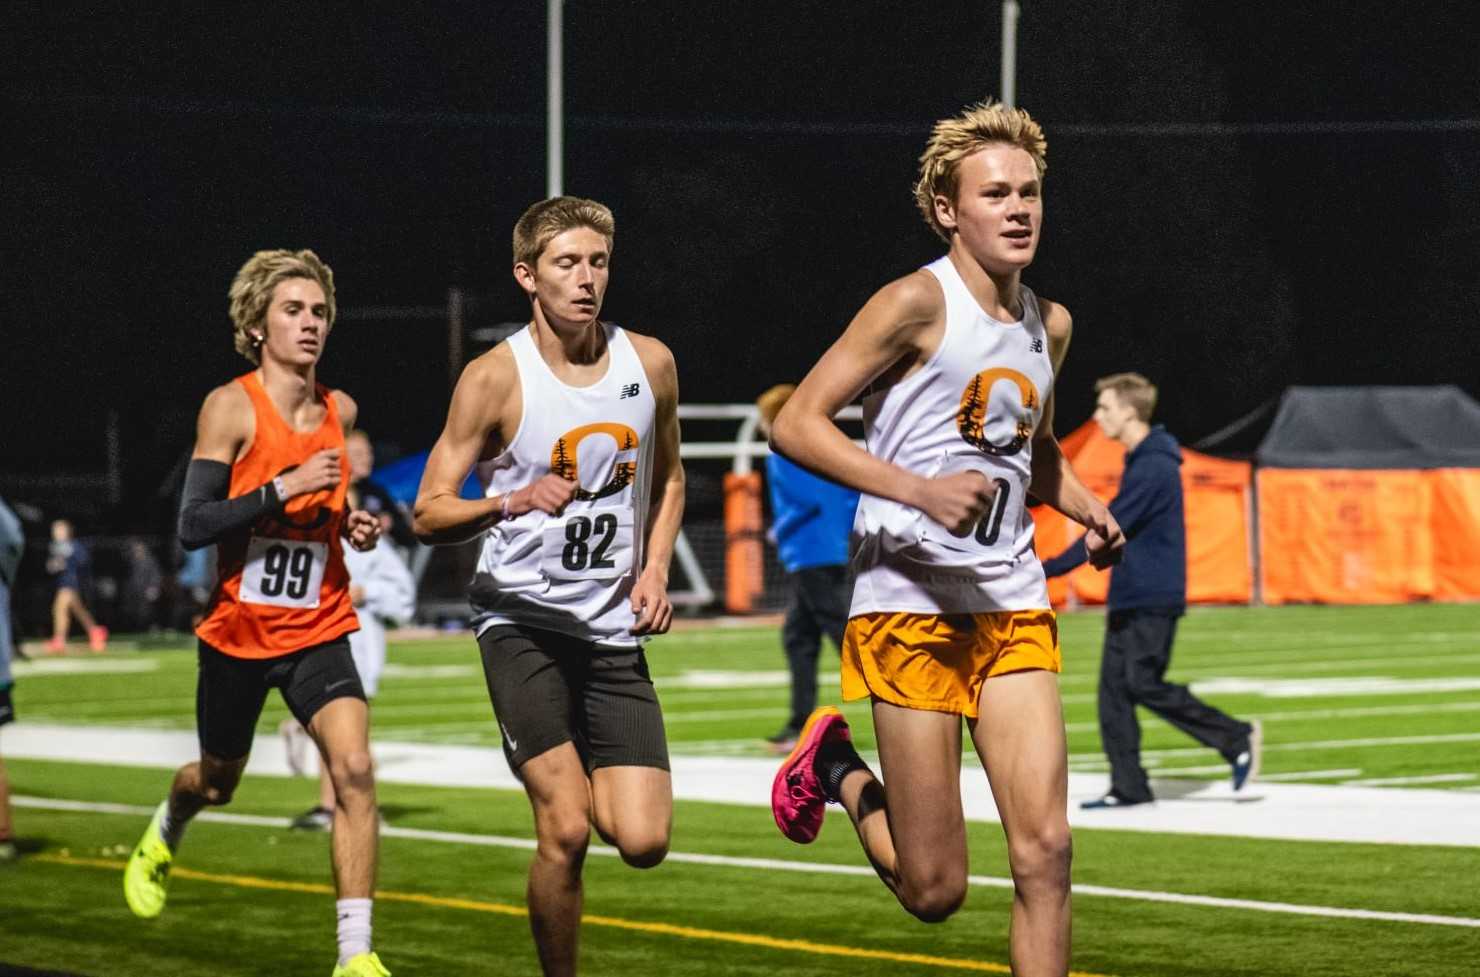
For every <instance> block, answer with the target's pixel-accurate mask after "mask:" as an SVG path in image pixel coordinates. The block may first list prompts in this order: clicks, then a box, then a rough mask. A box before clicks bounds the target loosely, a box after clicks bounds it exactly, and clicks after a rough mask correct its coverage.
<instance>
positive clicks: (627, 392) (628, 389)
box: [617, 383, 642, 400]
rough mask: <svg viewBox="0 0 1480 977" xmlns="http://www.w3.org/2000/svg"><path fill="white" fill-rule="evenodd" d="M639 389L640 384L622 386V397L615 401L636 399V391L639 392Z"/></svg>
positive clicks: (640, 387)
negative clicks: (629, 398)
mask: <svg viewBox="0 0 1480 977" xmlns="http://www.w3.org/2000/svg"><path fill="white" fill-rule="evenodd" d="M641 389H642V385H641V384H637V383H628V384H624V385H623V386H622V396H620V397H618V398H617V399H618V400H626V399H627V398H628V397H636V396H637V393H638V391H639V390H641Z"/></svg>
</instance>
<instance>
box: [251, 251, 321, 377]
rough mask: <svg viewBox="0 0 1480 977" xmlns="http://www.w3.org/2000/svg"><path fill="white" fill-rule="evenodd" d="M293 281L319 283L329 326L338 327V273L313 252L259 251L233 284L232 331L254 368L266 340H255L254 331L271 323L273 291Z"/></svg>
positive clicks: (258, 337) (256, 338) (257, 337)
mask: <svg viewBox="0 0 1480 977" xmlns="http://www.w3.org/2000/svg"><path fill="white" fill-rule="evenodd" d="M290 278H306V279H308V280H309V281H311V282H318V285H319V287H320V288H322V289H323V290H324V302H325V304H326V305H327V306H328V311H327V312H326V313H325V315H324V324H325V325H326V326H333V325H334V312H335V306H334V271H333V270H332V269H331V268H330V267H329V266H328V265H326V264H324V262H323V261H321V260H320V259H319V256H318V255H316V254H314V253H313V252H312V251H309V250H307V249H304V250H302V251H285V250H277V251H258V252H257V253H256V254H254V255H252V257H250V258H248V259H247V263H246V264H244V265H242V266H241V270H240V271H238V272H237V273H236V277H235V278H233V279H232V280H231V290H230V291H229V292H227V295H228V296H229V297H230V299H231V330H232V333H233V335H234V337H235V341H236V351H237V352H238V353H240V354H242V355H243V356H245V357H246V358H247V359H249V360H251V361H252V362H253V363H254V364H255V363H261V362H262V354H261V351H260V350H259V349H258V347H260V346H261V345H262V337H260V336H254V335H253V334H252V330H254V329H256V330H259V331H261V330H263V329H265V328H266V323H267V307H268V306H269V305H271V304H272V293H273V290H274V289H276V288H277V287H278V285H279V284H281V283H282V282H285V281H287V280H288V279H290Z"/></svg>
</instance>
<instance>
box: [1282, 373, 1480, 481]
mask: <svg viewBox="0 0 1480 977" xmlns="http://www.w3.org/2000/svg"><path fill="white" fill-rule="evenodd" d="M1256 457H1257V458H1258V461H1259V464H1261V465H1264V466H1267V467H1270V468H1480V403H1476V402H1475V401H1474V400H1473V399H1472V398H1471V397H1470V396H1469V395H1467V394H1466V393H1465V392H1464V391H1463V390H1460V389H1459V388H1458V387H1454V386H1435V387H1291V388H1290V389H1289V390H1287V391H1285V394H1284V396H1283V397H1281V398H1280V409H1279V413H1278V414H1276V415H1275V419H1274V423H1273V424H1271V425H1270V428H1269V432H1268V433H1267V434H1265V436H1264V440H1263V441H1262V442H1260V444H1259V451H1258V453H1257V456H1256Z"/></svg>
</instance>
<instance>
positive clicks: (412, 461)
mask: <svg viewBox="0 0 1480 977" xmlns="http://www.w3.org/2000/svg"><path fill="white" fill-rule="evenodd" d="M430 454H431V452H429V451H421V452H418V453H416V454H414V455H407V456H406V457H404V458H399V459H397V460H396V461H393V462H391V463H390V464H389V465H382V466H381V467H379V468H377V469H375V471H373V472H371V473H370V478H371V479H372V480H374V481H375V482H377V483H378V484H379V485H381V486H382V487H383V488H384V489H385V490H386V491H387V492H389V493H390V494H391V495H392V496H393V497H394V498H395V499H396V501H397V502H402V503H405V504H406V506H407V507H408V508H409V507H410V506H411V504H412V503H414V502H415V501H416V489H417V488H418V486H420V485H421V473H422V472H423V471H424V470H425V469H426V467H427V456H428V455H430ZM458 494H459V495H461V496H462V497H463V498H465V499H481V498H483V486H482V485H481V484H480V483H479V481H478V476H477V474H475V473H469V475H468V478H467V481H465V482H463V486H462V491H461V492H459V493H458Z"/></svg>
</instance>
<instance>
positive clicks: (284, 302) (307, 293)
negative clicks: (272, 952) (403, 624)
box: [123, 251, 389, 977]
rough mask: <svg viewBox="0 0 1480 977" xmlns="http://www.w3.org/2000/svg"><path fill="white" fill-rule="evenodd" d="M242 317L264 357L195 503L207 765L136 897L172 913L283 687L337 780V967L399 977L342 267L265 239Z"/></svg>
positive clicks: (252, 353) (188, 498) (141, 865)
mask: <svg viewBox="0 0 1480 977" xmlns="http://www.w3.org/2000/svg"><path fill="white" fill-rule="evenodd" d="M231 319H232V328H233V332H234V333H235V341H236V350H237V352H238V353H240V354H241V355H242V356H244V357H246V358H247V359H248V360H249V361H250V362H251V363H252V364H253V366H254V367H255V369H253V370H252V371H251V372H250V373H246V374H243V375H242V376H239V377H237V378H236V379H235V380H233V381H231V382H230V383H227V384H223V385H222V386H219V387H217V388H216V389H215V390H213V391H211V393H210V394H209V395H208V396H207V397H206V399H205V403H204V404H203V405H202V406H201V409H200V419H199V423H198V425H197V429H196V436H195V450H194V452H193V453H192V454H191V457H190V467H189V469H188V470H187V472H186V475H185V491H184V495H183V498H182V500H181V503H180V526H179V529H180V542H181V543H182V544H184V546H185V548H186V549H191V550H193V549H199V548H201V547H203V546H210V545H214V546H215V547H216V553H217V564H218V579H217V582H216V588H215V591H214V592H213V593H212V594H211V602H210V606H209V607H208V608H207V610H206V616H205V618H204V619H203V620H202V621H201V622H200V625H199V626H198V627H197V628H196V629H195V633H196V636H197V637H198V638H199V649H198V657H199V660H200V678H199V681H198V683H197V686H196V707H195V708H196V726H197V733H198V735H199V738H200V759H199V760H198V761H195V762H192V763H187V764H186V765H185V766H183V767H181V768H180V769H179V770H178V771H177V772H176V773H175V779H174V782H173V783H172V784H171V785H170V793H169V797H168V798H166V800H165V801H164V802H163V803H161V804H160V805H159V808H158V809H157V810H156V811H155V813H154V818H153V819H152V820H151V821H150V822H149V826H148V827H147V828H146V829H145V830H144V836H143V837H142V838H141V839H140V840H139V844H138V845H137V846H136V847H135V849H134V852H133V855H132V856H131V857H130V858H129V862H128V867H127V868H126V869H125V870H124V876H123V893H124V898H125V899H126V900H127V901H128V906H129V908H130V909H131V910H133V912H134V914H135V915H137V916H141V917H143V918H145V919H151V918H153V917H155V916H158V915H159V914H160V912H161V911H162V910H163V909H164V904H165V898H166V895H167V883H168V881H169V871H170V865H171V863H172V861H173V860H174V854H175V850H176V848H178V847H179V844H180V841H181V838H182V836H183V835H184V832H185V828H186V826H187V825H189V823H190V819H191V818H193V817H195V815H196V814H198V813H200V811H201V810H202V809H203V808H206V807H219V806H222V805H225V804H228V803H230V801H231V796H232V793H233V792H234V791H235V790H236V786H237V784H238V783H240V781H241V777H242V771H243V770H245V769H246V766H247V758H248V756H249V755H250V753H251V751H252V739H253V736H254V734H255V731H256V726H257V719H258V717H259V716H260V715H261V714H262V706H263V703H264V702H265V701H266V699H267V694H268V692H269V691H270V690H271V689H273V688H277V689H278V691H279V692H281V693H282V696H283V699H284V701H285V702H286V703H287V705H288V709H289V710H290V711H291V712H292V713H293V716H294V718H295V719H297V720H298V721H299V722H300V723H302V724H303V726H304V728H305V729H307V730H308V734H309V736H311V737H312V738H313V741H314V743H315V744H316V745H317V746H318V748H319V752H320V754H322V756H323V758H324V764H325V766H326V767H328V769H329V776H330V778H331V779H332V780H333V782H334V791H335V797H336V801H335V808H334V817H333V825H334V837H333V842H332V845H331V857H332V860H333V865H334V884H335V888H336V890H337V892H338V900H337V901H336V903H335V914H336V917H337V919H338V942H339V961H338V963H337V964H336V965H335V967H334V977H388V975H389V971H387V970H386V969H385V967H384V966H383V965H382V964H381V962H380V958H379V957H378V956H377V955H376V954H375V952H374V951H373V950H371V948H370V943H371V909H372V904H371V899H372V897H373V893H374V890H375V869H376V857H377V848H378V845H379V823H378V819H377V817H376V809H375V772H374V769H373V766H372V763H371V760H370V734H369V725H370V714H369V710H368V709H367V707H366V704H365V692H364V689H363V688H362V686H361V685H360V677H359V674H358V673H357V672H356V671H355V663H354V659H353V658H352V657H351V654H350V648H349V634H350V632H352V631H355V630H358V629H359V626H360V623H359V619H358V618H357V617H356V616H355V609H354V607H353V605H352V604H351V601H350V593H349V588H350V583H349V574H348V573H347V572H346V570H345V567H344V550H343V544H344V543H345V542H348V543H349V544H350V545H351V546H353V547H354V548H355V549H359V550H368V549H371V548H373V547H374V546H375V544H376V541H377V540H378V539H379V537H380V523H379V522H377V521H376V519H375V517H374V516H372V515H370V513H368V512H364V511H361V510H358V509H354V508H352V507H351V506H350V505H349V504H348V500H347V498H346V491H347V489H348V488H349V462H348V460H347V459H346V458H345V454H344V435H345V432H346V431H348V430H350V429H351V428H353V427H354V424H355V417H356V415H357V413H358V408H357V407H356V405H355V402H354V401H353V400H352V399H351V398H350V397H349V395H348V394H346V393H345V392H344V391H342V390H331V389H329V388H328V387H326V386H324V385H323V384H321V383H318V382H317V378H318V365H319V360H320V358H321V357H322V356H323V355H324V348H325V346H326V345H327V344H328V341H329V331H330V329H331V328H333V325H334V273H333V272H332V271H331V270H330V269H329V266H328V265H326V264H324V263H323V262H322V261H320V260H319V257H318V255H316V254H314V253H313V252H312V251H259V252H257V253H256V254H255V255H253V256H252V258H251V259H250V260H249V261H247V263H246V264H244V265H242V267H241V270H240V271H238V272H237V273H236V278H235V279H233V280H232V283H231Z"/></svg>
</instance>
